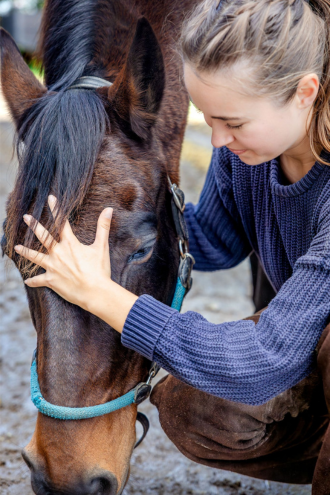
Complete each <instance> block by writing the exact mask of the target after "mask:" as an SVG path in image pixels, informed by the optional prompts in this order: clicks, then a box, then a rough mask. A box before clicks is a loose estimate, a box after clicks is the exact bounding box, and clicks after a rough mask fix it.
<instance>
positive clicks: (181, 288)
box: [31, 78, 195, 447]
mask: <svg viewBox="0 0 330 495" xmlns="http://www.w3.org/2000/svg"><path fill="white" fill-rule="evenodd" d="M82 79H84V80H83V81H82V84H84V86H82V85H81V86H79V85H78V86H77V85H75V86H74V87H75V88H76V87H84V88H87V87H88V86H87V84H91V82H93V81H90V79H91V78H88V80H87V78H82ZM92 79H93V78H92ZM94 79H97V78H94ZM101 81H102V80H101ZM94 83H95V81H94ZM96 84H98V82H97V81H96ZM93 87H94V86H93ZM94 88H95V87H94ZM168 182H169V187H170V191H171V194H172V214H173V219H174V223H175V228H176V233H177V237H178V240H179V251H180V257H181V260H180V266H179V275H178V279H177V283H176V288H175V293H174V297H173V301H172V304H171V307H172V308H174V309H176V310H177V311H180V310H181V306H182V302H183V298H184V297H185V295H186V294H187V292H188V291H189V290H190V288H191V284H192V279H191V271H192V268H193V265H194V263H195V260H194V258H193V256H192V255H191V254H189V253H188V232H187V226H186V223H185V220H184V216H183V211H184V207H185V205H184V194H183V192H182V191H181V190H180V189H179V188H178V187H177V185H176V184H172V182H171V180H170V178H169V177H168ZM158 371H159V366H158V365H157V364H156V363H155V362H154V363H152V365H151V368H150V371H149V376H148V379H147V381H146V382H141V383H139V384H138V385H137V386H136V387H134V388H133V389H132V390H130V391H129V392H127V394H125V395H122V396H121V397H118V398H117V399H114V400H111V401H110V402H106V403H105V404H99V405H97V406H90V407H64V406H56V405H54V404H51V403H50V402H47V401H46V399H44V398H43V396H42V394H41V391H40V386H39V380H38V372H37V362H36V351H34V355H33V358H32V364H31V399H32V402H33V404H34V405H35V406H36V408H37V409H38V410H39V411H40V412H41V413H42V414H45V415H46V416H50V417H51V418H55V419H62V420H78V419H88V418H95V417H97V416H103V415H104V414H109V413H111V412H113V411H117V410H118V409H121V408H123V407H126V406H129V405H131V404H137V405H138V404H140V403H141V402H143V401H144V400H145V399H147V398H148V397H149V395H150V393H151V381H152V379H153V378H154V377H155V376H156V374H157V373H158ZM141 416H143V415H142V414H141V413H138V418H137V419H138V420H139V421H140V422H141V423H142V425H143V428H144V435H143V437H142V438H141V439H140V440H139V441H138V442H137V444H136V447H137V445H138V444H139V443H140V442H141V441H142V440H143V438H144V436H145V435H146V432H147V431H148V427H146V426H145V424H143V421H144V422H145V421H148V420H147V418H145V419H144V420H143V418H142V421H141Z"/></svg>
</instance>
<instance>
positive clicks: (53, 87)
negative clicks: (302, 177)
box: [0, 0, 199, 495]
mask: <svg viewBox="0 0 330 495" xmlns="http://www.w3.org/2000/svg"><path fill="white" fill-rule="evenodd" d="M198 1H199V0H181V1H180V2H177V1H175V0H164V1H163V2H156V3H155V2H152V1H150V0H122V1H121V2H116V1H115V0H84V1H83V2H82V1H79V0H48V2H47V3H46V6H45V8H44V13H43V20H42V27H41V36H40V56H41V57H42V61H43V70H44V84H43V83H41V82H40V81H39V80H38V79H37V78H36V77H35V76H34V75H33V74H32V72H31V71H30V70H29V68H28V67H27V65H26V64H25V62H24V60H23V58H22V57H21V55H20V53H19V51H18V49H17V47H16V45H15V43H14V41H13V40H12V38H11V37H10V36H9V34H8V33H6V32H5V31H4V30H1V34H0V49H1V83H2V90H3V94H4V97H5V99H6V102H7V104H8V107H9V109H10V113H11V116H12V118H13V120H14V122H15V125H16V130H17V132H16V136H17V137H16V141H17V152H18V158H19V169H18V173H17V178H16V182H15V185H14V189H13V191H12V192H11V194H10V195H9V199H8V202H7V209H6V220H5V223H4V237H3V240H2V249H3V252H4V253H5V254H6V255H7V256H8V257H9V258H11V259H12V260H13V262H14V263H15V264H16V266H17V268H18V269H19V271H20V273H21V275H22V278H23V279H26V278H27V277H28V276H29V275H31V274H34V273H36V274H37V273H40V272H41V271H42V270H41V268H40V267H36V266H33V265H31V264H29V263H27V262H26V261H24V260H23V259H22V258H20V257H18V256H17V255H16V254H15V251H14V245H16V244H24V245H26V246H28V247H31V248H33V249H38V250H39V251H40V250H42V246H40V244H39V243H38V241H37V239H36V238H35V237H34V235H33V232H31V230H27V228H26V225H25V224H24V222H23V220H22V216H23V214H25V213H30V214H31V215H33V217H34V218H36V219H37V220H40V221H41V223H42V224H43V225H44V226H45V227H46V228H47V229H48V230H50V231H51V232H52V233H53V235H54V236H55V238H58V236H59V234H60V232H61V228H62V227H63V224H64V221H65V220H66V219H67V218H68V219H69V220H70V222H71V225H72V229H73V231H74V233H75V235H76V236H77V238H78V239H79V240H80V241H81V242H83V243H85V244H90V243H92V242H93V241H94V236H95V231H96V222H97V218H98V216H99V214H100V212H101V211H102V210H103V209H104V208H105V207H108V206H111V207H113V208H114V216H113V220H112V225H111V234H110V239H109V243H110V251H111V265H112V277H113V279H114V280H115V281H116V282H117V283H119V284H121V285H122V286H124V287H126V288H127V289H129V290H130V291H132V292H133V293H135V294H137V295H141V294H150V295H152V296H153V297H155V298H157V299H158V300H160V301H162V302H164V303H165V304H170V303H171V300H172V297H173V294H174V288H175V282H176V278H177V270H178V265H179V259H180V255H179V250H178V245H177V237H176V230H175V223H174V221H173V217H172V211H171V194H170V191H169V188H168V177H169V178H170V180H171V181H172V183H176V184H178V182H179V159H180V150H181V144H182V140H183V135H184V129H185V125H186V115H187V108H188V96H187V92H186V90H185V88H184V84H183V80H182V63H181V59H180V56H179V55H178V53H177V51H176V42H177V40H178V37H179V35H180V27H181V24H182V21H183V19H184V16H185V15H186V13H187V12H188V11H189V10H190V9H191V8H192V7H193V6H194V4H195V3H197V2H198ZM90 76H93V77H98V78H102V79H103V80H106V81H108V82H109V83H112V85H111V86H110V85H109V84H108V85H105V86H104V87H98V88H96V89H94V90H89V89H85V88H78V89H77V88H74V87H73V86H74V83H75V81H77V79H79V78H81V77H90ZM50 193H51V194H54V195H55V196H56V197H57V200H58V203H57V213H56V221H55V222H54V220H53V218H52V215H51V213H50V211H49V209H48V207H47V197H48V195H49V194H50ZM26 293H27V298H28V303H29V308H30V313H31V317H32V322H33V324H34V326H35V329H36V332H37V364H38V376H39V383H40V389H41V392H42V394H43V396H44V398H45V399H46V400H47V401H49V402H50V403H52V404H57V405H59V406H67V407H75V408H78V407H88V406H94V405H95V404H104V403H105V402H107V401H111V400H113V399H115V398H117V397H120V396H122V395H123V394H125V393H126V392H127V391H129V390H131V389H132V388H133V387H134V386H135V385H136V384H137V383H138V382H141V381H144V380H145V379H146V376H147V375H148V371H149V368H150V362H149V361H148V360H146V359H145V358H143V357H142V356H140V355H138V354H137V353H135V352H133V351H131V350H129V349H127V348H125V347H123V346H122V344H121V341H120V336H119V334H118V333H117V332H115V331H114V329H112V328H110V327H109V326H108V325H107V324H105V323H104V322H103V321H101V320H99V319H98V318H97V317H95V316H94V315H92V314H90V313H88V312H86V311H84V310H82V309H81V308H79V307H77V306H74V305H72V304H69V303H67V302H66V301H64V300H62V299H61V298H60V297H58V296H57V294H56V293H54V292H53V291H51V290H50V289H47V288H38V289H31V288H28V287H26ZM136 418H137V407H136V405H131V406H129V407H124V408H122V409H120V410H117V411H115V412H112V413H111V414H107V415H103V416H101V417H96V418H91V419H84V420H82V421H62V420H59V419H54V418H51V417H48V416H46V415H44V414H41V413H38V416H37V420H36V426H35V431H34V434H33V437H32V439H31V441H30V443H29V444H28V445H27V446H26V448H25V449H24V450H23V454H22V455H23V458H24V460H25V462H26V464H27V465H28V467H29V468H30V470H31V484H32V488H33V490H34V492H35V493H37V494H38V495H42V494H63V495H64V494H70V495H78V494H79V495H85V494H86V495H87V494H99V495H110V494H111V495H113V494H120V493H122V491H123V489H124V486H125V484H126V482H127V479H128V476H129V464H130V458H131V454H132V450H133V448H134V444H135V440H136V438H135V437H136V434H135V422H136Z"/></svg>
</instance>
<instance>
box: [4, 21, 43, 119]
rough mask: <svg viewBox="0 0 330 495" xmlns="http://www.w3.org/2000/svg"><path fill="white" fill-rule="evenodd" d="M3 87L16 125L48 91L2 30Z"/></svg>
mask: <svg viewBox="0 0 330 495" xmlns="http://www.w3.org/2000/svg"><path fill="white" fill-rule="evenodd" d="M0 54H1V86H2V92H3V94H4V97H5V100H6V102H7V104H8V107H9V110H10V113H11V115H12V117H13V119H14V121H15V123H16V125H19V121H20V118H21V116H22V115H23V113H24V112H25V110H27V109H28V108H29V107H30V106H32V104H33V103H34V101H35V100H36V99H37V98H40V97H41V96H42V95H43V94H44V93H45V92H46V91H47V90H46V88H45V87H44V86H43V85H42V84H41V83H40V82H39V81H38V79H37V78H36V77H35V76H34V75H33V73H32V72H31V71H30V69H29V67H28V66H27V64H26V63H25V61H24V59H23V57H22V56H21V54H20V52H19V49H18V48H17V45H16V43H15V42H14V40H13V39H12V37H11V36H10V35H9V34H8V33H7V31H5V30H4V29H3V28H0Z"/></svg>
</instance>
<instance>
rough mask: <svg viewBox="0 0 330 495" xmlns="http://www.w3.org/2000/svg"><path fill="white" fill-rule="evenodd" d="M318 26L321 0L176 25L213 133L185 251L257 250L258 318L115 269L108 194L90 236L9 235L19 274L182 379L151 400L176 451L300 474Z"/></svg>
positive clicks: (206, 259)
mask: <svg viewBox="0 0 330 495" xmlns="http://www.w3.org/2000/svg"><path fill="white" fill-rule="evenodd" d="M329 26H330V2H329V1H328V0H315V1H313V2H310V4H309V3H308V2H306V1H305V0H250V1H249V0H223V1H222V2H220V4H218V2H216V1H215V0H205V1H204V2H203V3H202V4H201V5H200V6H199V7H198V8H197V9H196V11H195V12H194V13H193V14H192V15H191V17H190V18H189V19H188V20H187V21H186V23H185V26H184V29H183V34H182V38H181V50H182V55H183V60H184V77H185V83H186V87H187V90H188V92H189V95H190V98H191V100H192V101H193V103H194V104H195V105H196V106H197V107H198V108H199V109H200V110H201V111H202V112H203V113H204V116H205V120H206V122H207V124H208V125H209V126H211V127H212V144H213V146H214V152H213V157H212V161H211V165H210V169H209V172H208V175H207V179H206V183H205V186H204V189H203V192H202V194H201V198H200V201H199V204H198V205H197V206H193V205H192V204H189V205H187V208H186V210H185V218H186V221H187V224H188V229H189V235H190V251H191V253H192V254H193V256H194V257H195V259H196V266H195V268H196V269H199V270H205V271H207V270H216V269H224V268H230V267H232V266H235V265H237V264H238V263H240V262H241V261H242V260H243V259H244V258H246V257H247V256H248V255H249V254H250V253H251V251H252V250H253V251H254V252H255V253H256V254H257V255H258V257H259V259H260V260H261V262H262V265H263V267H264V270H265V272H266V274H267V275H268V277H269V279H270V281H271V282H272V285H273V286H274V288H275V289H276V291H278V293H277V295H276V297H275V298H274V299H273V300H272V302H271V303H270V305H269V307H268V308H267V309H266V310H265V311H264V312H263V313H262V315H261V316H260V318H259V319H258V318H256V319H254V320H253V319H250V320H243V321H236V322H231V323H223V324H220V325H214V324H211V323H209V322H207V321H206V320H205V319H204V318H203V317H202V316H201V315H199V314H196V313H194V312H188V313H186V314H179V313H178V312H177V311H175V310H173V309H171V308H169V307H167V306H165V305H164V304H162V303H160V302H158V301H156V300H155V299H153V298H152V297H151V296H148V295H143V296H141V297H139V298H138V297H136V296H135V295H134V294H132V293H130V292H128V291H127V290H126V289H124V288H122V287H120V286H119V285H117V284H116V283H114V282H113V281H112V280H111V271H110V260H109V243H108V236H109V230H110V223H111V216H112V210H111V209H110V208H107V209H106V210H104V211H103V212H102V214H101V216H100V218H99V221H98V228H97V234H96V239H95V242H94V244H93V245H91V246H84V245H82V244H80V243H79V242H78V240H77V239H76V238H75V236H74V235H73V233H72V231H71V228H70V225H69V223H68V222H67V223H66V225H65V228H64V230H63V233H62V237H61V242H59V243H58V244H56V245H55V246H54V247H51V242H52V239H51V238H50V236H48V237H47V232H46V231H45V230H44V228H43V227H42V226H41V225H40V224H39V225H38V226H37V228H36V230H35V233H36V235H37V237H38V238H39V239H40V240H41V241H43V243H44V245H45V246H46V247H48V248H49V254H48V255H46V256H42V255H40V254H37V253H35V252H33V251H31V250H25V249H24V247H23V246H16V248H15V249H16V251H17V252H18V253H19V254H21V255H22V256H25V257H26V258H27V259H29V260H31V261H34V262H37V264H39V265H40V266H42V267H43V268H45V270H46V272H45V273H44V274H42V275H38V276H35V277H33V278H30V279H28V280H26V282H25V283H26V284H27V285H28V286H30V287H41V286H46V287H50V288H51V289H53V290H54V291H56V292H57V293H58V294H59V295H60V296H61V297H63V298H65V299H67V300H68V301H70V302H71V303H73V304H77V305H79V306H81V307H82V308H84V309H85V310H87V311H90V312H91V313H93V314H95V315H97V316H98V317H99V318H101V319H103V320H104V321H106V322H107V323H108V324H109V325H111V326H112V327H113V328H114V329H116V330H117V331H118V332H121V333H122V343H123V345H126V346H127V347H130V348H132V349H134V350H136V351H137V352H140V353H141V354H143V355H144V356H145V357H147V358H149V359H150V360H155V361H156V362H157V363H158V364H159V365H160V366H162V367H163V368H165V369H166V370H167V371H169V372H170V373H171V374H172V375H173V377H176V378H177V379H180V382H179V381H178V380H176V378H173V377H171V378H167V379H166V380H165V381H164V382H163V383H162V384H161V385H160V386H158V388H157V389H156V393H155V394H154V398H153V400H154V402H155V403H156V404H157V406H158V408H159V410H160V418H161V421H162V424H163V427H164V429H165V431H166V432H167V434H168V435H169V437H170V438H171V439H172V440H173V441H174V442H175V443H176V444H177V445H178V447H179V448H180V450H181V451H182V452H184V453H185V454H186V455H187V456H189V457H190V458H192V459H194V460H197V461H198V462H203V463H206V464H208V465H212V466H215V467H222V468H225V469H231V470H235V471H237V472H242V473H244V474H250V475H253V476H258V477H261V478H271V479H277V480H280V481H291V482H301V483H304V482H310V480H311V477H312V473H313V470H314V467H315V461H316V458H317V455H318V452H319V450H320V446H321V443H322V440H323V436H324V432H325V429H326V427H327V424H328V422H327V420H326V419H325V418H324V414H325V412H326V410H325V408H324V403H323V400H322V394H321V392H320V390H319V381H318V378H317V376H316V375H315V374H313V373H312V371H313V369H314V368H315V361H316V359H315V349H316V346H317V344H318V342H319V339H320V336H321V334H322V331H323V329H324V328H325V327H326V325H327V323H328V321H329V316H330V297H329V293H330V242H329V239H330V182H329V179H330V167H329V165H330V157H329V153H330V143H329V134H330V107H329V97H330V62H329V45H330V32H329ZM49 205H50V207H51V209H52V210H53V211H55V210H56V199H55V198H54V197H50V198H49ZM24 219H25V221H26V223H27V224H28V225H30V223H31V220H32V219H31V217H29V216H28V215H25V217H24ZM36 257H37V258H36ZM187 384H188V385H187ZM189 385H191V386H192V387H194V388H192V387H190V386H189ZM205 392H207V393H208V394H211V395H208V394H205ZM166 418H170V419H171V421H170V420H168V421H167V422H166ZM212 425H213V426H212ZM212 427H213V429H214V431H213V432H212V431H211V430H212ZM302 432H304V434H303V435H302Z"/></svg>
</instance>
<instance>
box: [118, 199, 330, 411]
mask: <svg viewBox="0 0 330 495" xmlns="http://www.w3.org/2000/svg"><path fill="white" fill-rule="evenodd" d="M329 239H330V208H329V213H327V215H325V216H324V215H323V217H322V215H321V221H320V229H319V232H318V233H317V234H316V235H315V237H314V239H313V241H312V244H311V246H310V249H309V250H308V252H307V253H306V255H304V256H302V257H301V258H299V259H298V260H297V262H296V264H295V266H294V270H293V274H292V276H291V277H290V278H289V279H288V280H287V281H286V282H285V283H284V284H283V286H282V287H281V289H280V291H279V292H278V294H277V295H276V297H275V298H274V299H273V300H272V302H271V303H270V305H269V307H268V309H267V310H265V311H264V312H263V313H262V314H261V317H260V319H259V322H258V323H257V324H255V323H254V322H253V321H251V320H240V321H234V322H230V323H221V324H218V325H217V324H212V323H209V322H208V321H207V320H206V319H205V318H203V317H202V316H201V315H200V314H198V313H195V312H187V313H184V314H180V313H178V312H177V311H175V310H173V309H171V308H169V307H167V306H165V305H164V304H162V303H160V302H159V301H156V300H155V299H154V298H152V297H151V296H148V295H143V296H141V297H139V299H138V300H137V301H136V303H135V304H134V306H133V307H132V309H131V311H130V313H129V315H128V317H127V320H126V322H125V326H124V329H123V334H122V342H123V344H124V345H125V346H127V347H130V348H131V349H134V350H136V351H137V352H140V353H141V354H143V355H144V356H145V357H147V358H148V359H150V360H155V361H156V362H157V363H158V364H159V365H160V366H161V367H163V368H164V369H165V370H166V371H168V372H169V373H171V374H172V375H174V376H175V377H177V378H178V379H179V380H181V381H183V382H186V383H188V384H189V385H192V386H193V387H195V388H198V389H200V390H203V391H205V392H208V393H210V394H213V395H215V396H218V397H222V398H224V399H228V400H231V401H236V402H242V403H245V404H250V405H259V404H262V403H265V402H267V401H268V400H270V399H271V398H273V397H275V396H276V395H278V394H279V393H281V392H284V391H285V390H287V389H289V388H291V387H293V386H294V385H296V384H297V383H298V382H299V381H300V380H302V379H303V378H304V377H306V376H307V375H308V374H309V373H310V372H311V371H312V369H313V368H314V366H315V352H314V350H315V348H316V345H317V342H318V340H319V338H320V336H321V333H322V331H323V329H324V328H325V326H326V325H327V323H328V321H329V315H330V297H329V294H330V241H329Z"/></svg>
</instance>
